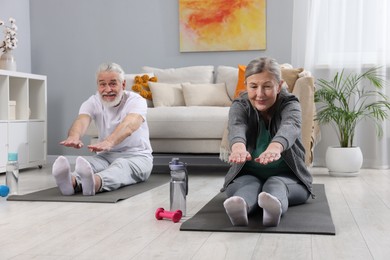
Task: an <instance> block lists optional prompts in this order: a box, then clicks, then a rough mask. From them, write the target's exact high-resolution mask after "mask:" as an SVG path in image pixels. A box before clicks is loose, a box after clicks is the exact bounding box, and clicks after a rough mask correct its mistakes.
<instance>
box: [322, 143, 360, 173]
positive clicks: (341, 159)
mask: <svg viewBox="0 0 390 260" xmlns="http://www.w3.org/2000/svg"><path fill="white" fill-rule="evenodd" d="M325 163H326V167H327V168H328V170H329V174H330V175H331V176H338V177H339V176H342V177H348V176H356V175H358V174H359V171H360V168H361V167H362V165H363V154H362V151H361V150H360V148H359V147H331V146H329V147H328V149H327V150H326V157H325Z"/></svg>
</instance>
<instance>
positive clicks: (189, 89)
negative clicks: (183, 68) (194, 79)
mask: <svg viewBox="0 0 390 260" xmlns="http://www.w3.org/2000/svg"><path fill="white" fill-rule="evenodd" d="M181 85H182V88H183V95H184V101H185V104H186V106H220V107H226V106H230V105H231V104H232V102H231V100H230V98H229V96H228V94H227V92H226V86H225V83H217V84H191V83H183V84H181Z"/></svg>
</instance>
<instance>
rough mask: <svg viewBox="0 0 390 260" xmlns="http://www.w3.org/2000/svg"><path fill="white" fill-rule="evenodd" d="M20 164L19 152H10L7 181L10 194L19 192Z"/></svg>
mask: <svg viewBox="0 0 390 260" xmlns="http://www.w3.org/2000/svg"><path fill="white" fill-rule="evenodd" d="M18 181H19V164H18V154H17V153H8V161H7V166H6V175H5V183H6V185H7V186H8V188H9V195H15V194H18Z"/></svg>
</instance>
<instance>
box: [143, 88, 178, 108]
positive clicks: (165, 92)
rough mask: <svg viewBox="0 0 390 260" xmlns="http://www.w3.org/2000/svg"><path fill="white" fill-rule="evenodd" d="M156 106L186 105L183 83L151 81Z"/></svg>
mask: <svg viewBox="0 0 390 260" xmlns="http://www.w3.org/2000/svg"><path fill="white" fill-rule="evenodd" d="M149 87H150V90H151V91H152V96H153V105H154V107H164V106H165V107H171V106H184V105H185V102H184V97H183V90H182V88H181V84H168V83H160V82H149Z"/></svg>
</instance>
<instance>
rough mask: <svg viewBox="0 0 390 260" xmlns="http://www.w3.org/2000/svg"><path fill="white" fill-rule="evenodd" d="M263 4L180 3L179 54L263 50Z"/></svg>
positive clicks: (238, 0)
mask: <svg viewBox="0 0 390 260" xmlns="http://www.w3.org/2000/svg"><path fill="white" fill-rule="evenodd" d="M265 1H266V0H179V21H180V51H181V52H199V51H243V50H264V49H265V48H266V3H265Z"/></svg>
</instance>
